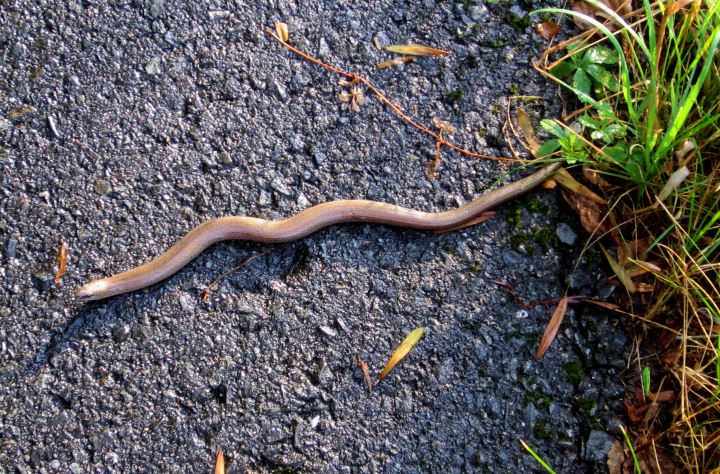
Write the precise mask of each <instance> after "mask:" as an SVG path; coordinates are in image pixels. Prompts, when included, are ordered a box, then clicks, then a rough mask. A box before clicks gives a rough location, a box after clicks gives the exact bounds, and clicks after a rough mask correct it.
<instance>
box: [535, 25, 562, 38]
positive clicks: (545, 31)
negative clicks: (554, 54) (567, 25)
mask: <svg viewBox="0 0 720 474" xmlns="http://www.w3.org/2000/svg"><path fill="white" fill-rule="evenodd" d="M535 28H537V30H538V33H540V36H542V37H543V38H545V39H546V40H551V39H553V38H554V37H555V35H556V34H557V33H558V31H560V24H559V23H555V22H554V21H544V22H542V23H538V24H537V25H536V26H535Z"/></svg>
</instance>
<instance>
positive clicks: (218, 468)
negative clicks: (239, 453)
mask: <svg viewBox="0 0 720 474" xmlns="http://www.w3.org/2000/svg"><path fill="white" fill-rule="evenodd" d="M215 474H225V456H224V455H223V451H222V448H218V452H217V458H216V460H215Z"/></svg>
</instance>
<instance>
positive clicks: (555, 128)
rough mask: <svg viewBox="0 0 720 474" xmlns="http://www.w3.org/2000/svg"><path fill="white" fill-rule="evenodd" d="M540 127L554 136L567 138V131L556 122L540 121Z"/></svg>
mask: <svg viewBox="0 0 720 474" xmlns="http://www.w3.org/2000/svg"><path fill="white" fill-rule="evenodd" d="M540 126H541V127H542V128H543V130H545V131H546V132H548V133H550V134H552V135H555V136H556V137H563V136H565V129H564V128H562V126H561V125H560V124H559V123H557V122H556V121H555V120H550V119H542V120H540Z"/></svg>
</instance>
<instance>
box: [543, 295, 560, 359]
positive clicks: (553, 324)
mask: <svg viewBox="0 0 720 474" xmlns="http://www.w3.org/2000/svg"><path fill="white" fill-rule="evenodd" d="M567 305H568V298H567V296H563V297H562V298H560V302H559V303H558V305H557V308H555V311H554V312H553V314H552V317H551V318H550V322H549V323H548V325H547V327H546V328H545V333H543V337H542V339H541V340H540V345H539V346H538V348H537V351H536V352H535V360H540V359H541V358H542V356H543V355H545V352H547V350H548V348H549V347H550V344H552V342H553V340H555V335H556V334H557V332H558V329H560V323H562V321H563V318H565V312H566V311H567Z"/></svg>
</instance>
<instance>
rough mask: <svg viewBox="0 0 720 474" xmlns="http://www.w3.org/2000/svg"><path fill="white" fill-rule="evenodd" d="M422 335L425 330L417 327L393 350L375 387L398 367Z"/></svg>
mask: <svg viewBox="0 0 720 474" xmlns="http://www.w3.org/2000/svg"><path fill="white" fill-rule="evenodd" d="M423 334H425V328H424V327H419V328H417V329H416V330H414V331H413V332H411V333H410V334H408V335H407V337H406V338H405V340H404V341H403V342H402V344H400V345H399V346H398V348H397V349H395V352H394V353H393V355H392V357H390V360H388V363H387V364H386V365H385V368H384V369H383V370H382V372H380V375H378V378H377V381H376V382H375V385H377V384H379V383H380V381H381V380H382V379H384V378H385V377H387V374H389V373H390V371H391V370H392V369H393V368H395V366H396V365H398V363H400V361H401V360H403V359H404V358H405V356H407V355H408V352H410V349H412V348H413V347H415V344H417V343H418V341H419V340H420V338H421V337H423Z"/></svg>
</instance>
